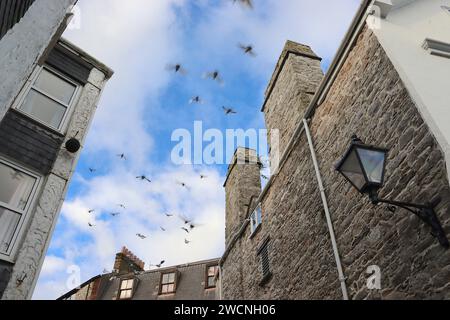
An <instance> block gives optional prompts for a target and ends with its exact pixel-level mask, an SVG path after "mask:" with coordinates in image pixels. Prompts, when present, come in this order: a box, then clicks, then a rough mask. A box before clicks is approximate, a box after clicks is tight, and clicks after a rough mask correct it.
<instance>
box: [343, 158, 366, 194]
mask: <svg viewBox="0 0 450 320" xmlns="http://www.w3.org/2000/svg"><path fill="white" fill-rule="evenodd" d="M341 171H342V173H343V174H344V175H345V176H346V177H347V178H348V179H349V180H350V181H351V182H353V184H354V185H355V186H356V187H357V188H358V190H361V188H362V187H364V185H365V184H366V179H365V178H364V174H363V172H362V170H361V166H360V164H359V160H358V157H357V155H356V151H355V150H353V151H352V152H351V153H350V155H349V156H348V158H347V159H346V160H345V162H344V164H343V165H342V167H341Z"/></svg>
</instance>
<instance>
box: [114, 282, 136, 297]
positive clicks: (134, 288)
mask: <svg viewBox="0 0 450 320" xmlns="http://www.w3.org/2000/svg"><path fill="white" fill-rule="evenodd" d="M125 281H132V285H131V289H122V283H123V282H125ZM136 283H137V280H136V279H135V278H123V279H120V281H119V289H118V290H117V300H131V299H133V296H134V292H135V290H136ZM124 291H131V296H130V297H129V298H121V297H120V296H121V294H122V292H124Z"/></svg>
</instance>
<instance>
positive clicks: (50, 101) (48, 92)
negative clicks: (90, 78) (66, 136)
mask: <svg viewBox="0 0 450 320" xmlns="http://www.w3.org/2000/svg"><path fill="white" fill-rule="evenodd" d="M77 92H78V85H77V84H76V83H75V82H73V81H72V80H70V79H68V78H67V77H65V76H63V75H61V74H60V73H57V72H56V71H53V70H51V69H50V68H48V67H41V68H39V69H38V70H37V72H36V75H35V76H34V78H33V80H32V81H31V84H30V85H29V86H28V87H27V88H25V90H24V92H23V93H22V98H21V99H20V100H19V103H18V105H17V106H16V108H17V109H18V110H20V111H21V112H22V113H25V114H26V115H28V116H29V117H31V118H33V119H35V120H36V121H38V122H41V123H42V124H44V125H46V126H48V127H50V128H52V129H55V130H59V131H60V130H62V127H63V124H64V122H65V120H66V118H67V115H68V113H69V111H70V108H71V106H72V105H73V104H74V102H75V100H76V96H77Z"/></svg>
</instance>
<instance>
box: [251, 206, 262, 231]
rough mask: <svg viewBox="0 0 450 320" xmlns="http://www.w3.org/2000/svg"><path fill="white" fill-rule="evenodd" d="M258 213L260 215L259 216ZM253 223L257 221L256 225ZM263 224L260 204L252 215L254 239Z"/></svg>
mask: <svg viewBox="0 0 450 320" xmlns="http://www.w3.org/2000/svg"><path fill="white" fill-rule="evenodd" d="M258 212H259V213H260V214H258ZM253 221H256V224H254V223H253ZM261 224H262V208H261V204H258V206H257V207H256V209H255V210H253V212H252V214H251V215H250V237H253V236H254V235H255V234H256V232H257V231H258V230H259V228H261Z"/></svg>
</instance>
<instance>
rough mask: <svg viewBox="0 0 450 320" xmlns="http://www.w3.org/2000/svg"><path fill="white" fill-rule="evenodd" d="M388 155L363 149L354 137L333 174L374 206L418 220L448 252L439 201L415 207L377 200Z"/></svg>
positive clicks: (365, 146) (384, 150)
mask: <svg viewBox="0 0 450 320" xmlns="http://www.w3.org/2000/svg"><path fill="white" fill-rule="evenodd" d="M387 152H388V150H387V149H383V148H378V147H374V146H370V145H366V144H364V143H363V142H362V141H361V140H360V139H358V137H356V136H353V138H352V142H351V144H350V147H349V149H348V150H347V152H346V153H345V154H344V157H343V158H342V160H341V161H339V163H337V165H336V170H337V171H338V172H339V173H340V174H342V175H343V176H344V177H345V179H347V180H348V181H349V182H350V183H351V184H352V185H353V187H355V188H356V189H357V190H358V191H359V192H360V193H362V194H367V195H368V196H369V198H370V200H371V201H372V203H373V204H374V205H377V204H379V203H386V204H389V205H392V206H395V207H400V208H403V209H406V210H408V211H409V212H411V213H413V214H415V215H416V216H418V217H419V218H420V219H421V220H422V221H423V222H425V223H426V224H427V225H429V226H430V227H431V230H432V232H431V234H432V235H433V236H434V237H436V238H437V239H438V240H439V243H440V244H441V245H442V246H444V247H445V248H448V247H449V242H448V239H447V236H446V234H445V232H444V229H443V228H442V225H441V223H440V222H439V219H438V217H437V215H436V212H435V210H434V208H435V207H436V206H437V205H438V204H439V202H440V199H436V200H434V201H432V202H431V203H426V204H415V203H406V202H399V201H393V200H386V199H380V198H379V197H378V190H379V189H380V188H382V187H383V184H384V174H385V169H386V158H387Z"/></svg>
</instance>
